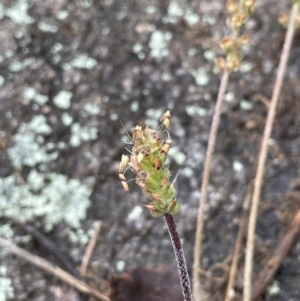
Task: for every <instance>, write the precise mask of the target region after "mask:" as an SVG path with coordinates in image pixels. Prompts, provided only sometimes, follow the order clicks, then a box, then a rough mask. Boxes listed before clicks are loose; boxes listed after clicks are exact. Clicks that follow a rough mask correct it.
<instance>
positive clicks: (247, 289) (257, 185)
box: [243, 1, 299, 301]
mask: <svg viewBox="0 0 300 301" xmlns="http://www.w3.org/2000/svg"><path fill="white" fill-rule="evenodd" d="M298 11H299V1H297V2H295V3H294V5H293V8H292V10H291V13H290V18H289V24H288V28H287V33H286V37H285V41H284V46H283V51H282V53H281V57H280V63H279V67H278V73H277V77H276V81H275V85H274V90H273V95H272V99H271V103H270V108H269V111H268V117H267V121H266V126H265V131H264V135H263V139H262V144H261V149H260V154H259V159H258V166H257V172H256V177H255V181H254V192H253V197H252V205H251V211H250V217H249V227H248V237H247V249H246V260H245V275H244V296H243V300H244V301H250V300H251V280H252V267H253V249H254V235H255V228H256V220H257V211H258V205H259V199H260V195H261V186H262V181H263V174H264V167H265V161H266V157H267V151H268V142H269V139H270V136H271V132H272V127H273V122H274V118H275V113H276V107H277V103H278V99H279V95H280V91H281V87H282V83H283V79H284V75H285V70H286V65H287V61H288V57H289V53H290V50H291V45H292V41H293V36H294V31H295V21H296V17H297V15H298Z"/></svg>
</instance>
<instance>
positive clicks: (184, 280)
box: [164, 213, 193, 301]
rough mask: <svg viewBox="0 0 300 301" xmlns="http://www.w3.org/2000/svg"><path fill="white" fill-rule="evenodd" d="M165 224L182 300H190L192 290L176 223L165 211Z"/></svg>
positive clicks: (191, 298)
mask: <svg viewBox="0 0 300 301" xmlns="http://www.w3.org/2000/svg"><path fill="white" fill-rule="evenodd" d="M164 217H165V221H166V224H167V226H168V230H169V234H170V237H171V241H172V245H173V249H174V253H175V258H176V263H177V269H178V273H179V278H180V284H181V289H182V294H183V297H184V301H192V300H193V297H192V290H191V285H190V280H189V275H188V272H187V267H186V262H185V257H184V253H183V249H182V246H181V242H180V238H179V234H178V232H177V228H176V224H175V222H174V218H173V216H172V215H171V214H169V213H165V214H164Z"/></svg>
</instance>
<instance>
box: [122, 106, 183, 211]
mask: <svg viewBox="0 0 300 301" xmlns="http://www.w3.org/2000/svg"><path fill="white" fill-rule="evenodd" d="M170 117H171V114H170V111H167V112H165V113H164V114H163V116H162V117H161V119H160V122H161V125H160V127H159V128H158V130H154V129H151V128H149V127H147V126H146V127H145V128H144V129H143V128H142V127H141V126H136V127H135V129H134V130H133V135H132V138H131V141H132V150H131V155H130V158H129V156H125V155H123V156H122V159H121V162H120V168H119V179H120V180H121V183H122V185H123V187H124V189H125V190H126V191H129V188H128V185H127V182H126V178H125V176H124V173H125V171H126V170H127V169H128V168H129V169H130V170H131V171H132V172H133V174H134V175H135V180H136V183H137V184H138V186H139V187H140V188H141V189H142V191H143V192H144V194H146V195H147V196H148V197H149V198H150V199H151V202H150V204H148V205H145V207H146V208H147V209H148V210H149V211H150V213H151V214H152V215H153V216H162V215H164V214H165V213H170V214H172V215H173V214H176V213H177V212H178V210H179V203H178V202H177V200H176V193H177V192H176V189H175V187H174V185H173V183H171V182H170V176H171V174H170V171H169V167H168V166H164V165H163V164H164V162H165V161H166V159H167V155H168V152H169V149H170V146H171V144H172V140H170V139H169V138H168V139H166V140H164V139H163V137H162V133H163V132H165V131H163V127H165V128H169V125H170Z"/></svg>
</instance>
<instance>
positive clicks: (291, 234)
mask: <svg viewBox="0 0 300 301" xmlns="http://www.w3.org/2000/svg"><path fill="white" fill-rule="evenodd" d="M299 233H300V210H298V212H297V213H296V215H295V217H294V219H293V221H292V223H291V225H290V227H289V228H288V230H287V232H286V234H285V235H284V237H283V238H282V239H281V240H280V242H279V243H278V244H277V247H276V248H275V251H274V253H273V255H272V256H271V258H270V259H269V260H268V262H267V264H266V266H265V267H264V268H263V269H262V270H261V271H260V273H259V274H258V276H256V277H255V278H256V279H255V281H254V283H253V289H252V297H251V300H252V301H255V300H256V299H257V298H258V297H259V296H260V295H261V294H262V293H263V292H264V291H265V289H266V287H267V285H268V284H269V283H270V282H271V280H272V279H273V277H274V275H275V273H276V271H277V269H278V268H279V266H280V265H281V263H282V262H283V260H284V259H285V257H286V255H287V253H288V252H289V250H290V248H291V247H292V246H293V244H294V242H295V240H296V238H297V236H298V235H299Z"/></svg>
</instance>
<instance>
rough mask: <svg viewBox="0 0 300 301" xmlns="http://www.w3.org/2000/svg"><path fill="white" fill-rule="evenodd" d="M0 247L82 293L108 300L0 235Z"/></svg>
mask: <svg viewBox="0 0 300 301" xmlns="http://www.w3.org/2000/svg"><path fill="white" fill-rule="evenodd" d="M0 247H2V248H5V249H7V250H8V251H9V252H11V253H12V254H14V255H17V256H18V257H20V258H22V259H25V260H26V261H28V262H30V263H32V264H34V265H35V266H37V267H39V268H41V269H42V270H44V271H46V272H48V273H50V274H52V275H54V276H56V277H57V278H59V279H60V280H62V281H64V282H66V283H67V284H69V285H70V286H72V287H74V288H75V289H77V290H78V291H80V292H82V293H84V294H88V295H90V296H93V297H95V298H96V299H97V300H101V301H110V299H109V298H108V297H106V296H104V295H103V294H101V293H99V292H98V291H97V290H95V289H94V288H92V287H90V286H89V285H87V284H85V283H84V282H82V281H80V280H78V279H76V278H75V277H74V276H72V275H70V274H68V273H67V272H65V271H64V270H62V269H60V268H59V267H57V266H55V265H54V264H51V263H50V262H48V261H46V260H45V259H43V258H41V257H39V256H36V255H33V254H31V253H29V252H27V251H26V250H24V249H22V248H19V247H18V246H16V245H15V244H13V243H11V242H9V241H8V240H5V239H4V238H2V237H0Z"/></svg>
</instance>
